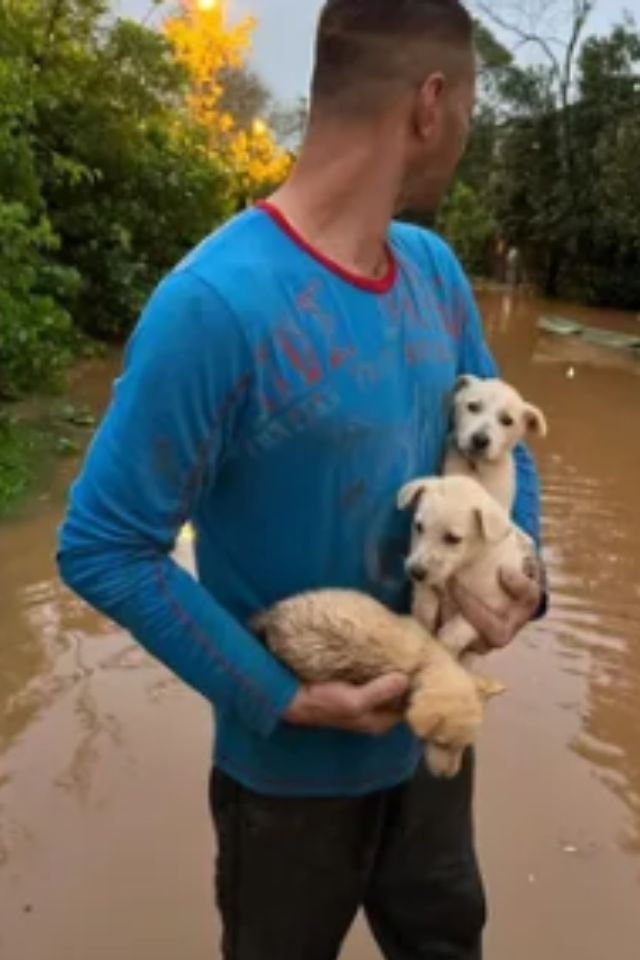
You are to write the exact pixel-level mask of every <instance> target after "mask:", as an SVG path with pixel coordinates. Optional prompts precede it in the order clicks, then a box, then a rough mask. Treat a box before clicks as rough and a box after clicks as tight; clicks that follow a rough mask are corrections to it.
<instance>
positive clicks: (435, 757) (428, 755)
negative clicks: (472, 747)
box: [424, 743, 464, 780]
mask: <svg viewBox="0 0 640 960" xmlns="http://www.w3.org/2000/svg"><path fill="white" fill-rule="evenodd" d="M424 755H425V760H426V763H427V766H428V768H429V770H430V771H431V773H432V774H433V775H434V777H440V778H441V779H443V780H453V778H454V777H457V776H458V774H459V773H460V771H461V769H462V759H463V757H464V750H460V749H458V748H457V747H447V746H441V745H440V744H439V743H428V744H427V746H426V749H425V754H424Z"/></svg>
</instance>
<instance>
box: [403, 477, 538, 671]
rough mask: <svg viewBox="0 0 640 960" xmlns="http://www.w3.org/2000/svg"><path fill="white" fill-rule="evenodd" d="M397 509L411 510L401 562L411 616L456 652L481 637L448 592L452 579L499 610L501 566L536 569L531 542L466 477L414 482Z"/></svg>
mask: <svg viewBox="0 0 640 960" xmlns="http://www.w3.org/2000/svg"><path fill="white" fill-rule="evenodd" d="M398 506H399V507H400V508H401V509H407V508H409V507H413V508H414V520H413V532H412V537H411V552H410V555H409V558H408V560H407V562H406V569H407V573H408V574H409V576H410V577H411V579H412V581H413V584H414V589H413V615H414V617H416V619H417V620H419V621H420V623H422V624H423V626H425V627H426V629H427V630H429V631H431V632H434V631H435V630H436V626H437V625H438V624H441V626H440V627H439V629H438V633H437V636H438V639H439V640H440V641H441V642H442V643H443V644H444V646H445V647H446V648H447V649H448V650H449V651H450V652H451V653H452V654H453V656H454V657H461V656H462V655H463V654H464V653H465V652H466V651H467V650H468V649H469V647H471V646H473V644H474V643H475V642H476V641H477V640H478V639H479V637H478V635H477V633H476V631H475V629H474V627H473V626H472V624H470V623H469V622H468V621H467V620H465V618H464V617H463V616H462V615H461V614H460V612H459V611H458V610H457V608H456V606H455V603H454V601H453V598H452V595H451V583H452V581H453V580H454V579H455V580H456V581H457V582H458V583H460V584H461V585H462V586H463V587H466V588H467V589H468V590H469V591H470V592H471V593H473V594H475V595H476V596H478V597H482V598H483V599H484V600H485V601H486V603H487V604H488V605H489V606H490V607H491V608H492V609H493V610H495V611H496V613H501V612H504V613H506V612H507V609H508V605H509V598H508V597H507V595H506V594H505V592H504V591H503V589H502V587H501V584H500V571H501V570H504V569H520V570H522V572H523V573H525V574H526V575H527V576H532V575H534V574H535V571H536V570H537V559H536V550H535V544H534V543H533V541H532V540H531V539H530V538H529V537H528V536H527V535H526V534H524V533H523V532H522V531H521V530H519V529H518V527H516V526H515V524H513V523H512V522H511V520H510V518H509V515H508V514H507V512H506V510H504V508H503V507H501V506H500V504H499V503H498V502H497V501H496V500H495V499H494V498H493V497H492V496H491V495H490V494H489V493H487V491H486V490H485V489H484V488H483V487H481V486H480V484H479V483H478V482H477V481H476V480H473V479H472V478H470V477H462V476H450V477H439V478H434V479H431V478H427V479H424V480H415V481H413V482H412V483H409V484H407V486H405V487H404V488H403V489H402V490H401V491H400V494H399V497H398Z"/></svg>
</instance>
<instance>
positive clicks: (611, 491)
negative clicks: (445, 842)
mask: <svg viewBox="0 0 640 960" xmlns="http://www.w3.org/2000/svg"><path fill="white" fill-rule="evenodd" d="M481 301H482V306H483V309H484V312H485V316H486V318H487V324H488V329H489V334H490V338H491V341H492V343H493V346H494V348H495V351H496V353H497V355H498V357H499V359H500V361H501V363H502V364H503V367H504V370H505V373H506V375H507V377H508V378H509V379H511V380H512V381H514V382H515V383H517V384H518V385H519V386H520V387H521V388H522V390H523V392H524V393H525V394H526V395H527V396H528V398H530V399H531V400H533V401H535V402H537V403H539V404H540V405H541V406H543V407H544V409H545V411H546V413H547V415H548V418H549V421H550V425H551V434H550V437H549V439H548V440H547V441H546V442H545V443H544V444H541V445H540V447H539V456H540V463H541V467H542V471H543V475H544V486H545V540H546V545H547V546H546V550H547V560H548V564H549V571H550V577H551V583H552V588H553V598H554V602H553V607H552V610H551V613H550V615H549V617H548V618H547V620H546V621H545V622H544V623H543V624H541V625H539V626H537V627H535V628H531V629H530V630H529V632H528V633H527V634H526V635H525V637H524V638H523V639H522V641H521V642H520V644H519V645H518V646H517V648H514V649H513V650H512V651H510V652H509V653H506V654H503V655H500V656H499V657H496V659H495V661H494V664H493V666H492V672H493V673H494V674H496V675H497V676H500V677H502V678H504V679H505V680H506V681H507V682H508V684H509V688H510V692H509V695H508V696H506V697H504V698H503V699H502V700H501V701H499V702H496V703H495V705H493V706H492V709H491V711H490V717H489V720H488V723H487V727H486V730H485V733H484V736H483V742H482V744H481V747H480V763H479V767H480V782H479V790H478V799H479V811H478V812H479V843H480V847H481V852H482V857H483V861H484V865H485V870H486V874H487V879H488V883H489V887H490V892H491V900H492V908H493V916H492V923H491V927H490V931H489V936H488V950H487V957H488V958H489V960H541V958H544V960H606V958H609V957H610V956H615V957H616V960H637V957H638V956H639V955H640V510H638V508H637V501H638V496H639V493H640V429H639V428H638V418H639V414H640V362H639V361H636V360H634V359H633V358H631V357H630V356H629V357H627V356H626V355H624V354H622V353H616V352H614V351H607V350H603V349H602V348H595V347H589V346H587V345H585V344H577V343H574V342H572V341H570V340H562V339H559V338H554V337H553V336H551V335H538V334H537V332H536V329H535V319H536V318H537V317H538V316H539V315H540V313H541V312H545V310H546V311H547V312H552V313H555V314H557V313H561V314H562V313H564V314H567V315H569V316H573V317H576V318H577V319H583V320H587V321H589V320H591V322H593V323H596V324H597V325H599V326H603V325H607V324H608V325H611V326H612V328H615V329H621V330H625V331H629V332H636V331H638V330H640V321H639V320H638V319H636V318H634V317H628V316H627V317H624V316H616V315H608V314H606V313H604V314H603V313H601V312H600V313H589V312H587V311H581V310H578V309H575V308H566V309H565V310H564V311H563V309H562V308H561V307H558V305H554V306H553V308H548V307H545V305H543V304H540V303H536V302H532V301H525V300H519V299H517V298H516V299H509V298H506V297H503V296H502V295H500V294H496V293H486V294H484V295H482V296H481ZM114 370H115V366H113V365H109V364H106V363H104V361H103V362H101V364H100V365H99V366H97V367H96V366H94V367H91V368H88V369H86V370H85V371H84V373H83V375H82V376H81V377H80V379H79V382H78V383H77V384H76V386H75V391H74V392H75V394H76V396H77V398H78V399H80V400H89V401H90V402H92V403H93V404H94V405H96V406H97V407H100V406H101V405H102V404H103V403H104V401H105V399H106V397H107V395H108V389H109V382H110V379H111V376H112V374H113V372H114ZM75 466H76V465H75V464H74V463H73V462H70V463H68V464H67V465H66V466H65V468H64V469H63V470H61V471H60V475H59V476H58V478H57V481H56V484H55V487H54V489H53V490H52V492H51V493H50V495H49V496H48V498H47V499H46V500H41V501H38V502H37V503H36V504H35V505H34V507H33V509H32V510H31V511H29V514H28V517H26V518H25V519H22V520H20V521H16V522H14V523H12V524H10V525H8V526H5V527H2V528H0V569H1V572H2V580H1V587H0V590H1V592H0V597H1V606H0V637H1V643H0V957H2V958H3V960H5V958H6V960H107V958H109V960H112V958H113V957H116V956H117V957H122V958H124V960H133V958H136V960H176V958H177V957H180V958H185V960H212V958H214V957H216V956H217V955H218V953H217V947H216V940H217V930H216V923H215V917H214V916H213V912H212V909H211V906H210V880H209V874H210V855H211V835H210V830H209V823H208V819H207V812H206V807H205V780H206V775H207V759H208V754H209V749H210V730H209V711H208V709H207V707H206V706H205V705H204V704H202V703H201V702H200V701H199V700H198V699H197V698H196V697H195V696H193V695H191V694H190V693H189V692H187V691H186V690H183V689H182V688H181V687H180V686H179V685H178V684H177V683H175V682H174V681H173V680H172V679H171V678H170V677H169V676H168V675H167V674H166V673H165V672H164V671H163V670H162V669H161V668H159V667H158V666H156V665H155V664H153V663H151V662H150V661H149V660H148V659H146V657H145V656H144V655H143V654H142V653H141V652H140V651H139V650H138V649H137V648H136V647H135V646H134V645H133V644H132V643H131V641H130V640H129V639H128V638H127V637H126V636H124V635H122V634H121V633H119V632H117V631H116V630H115V629H114V627H113V626H112V625H111V624H109V623H108V622H106V621H104V620H101V619H100V618H99V617H97V616H95V615H94V614H92V613H90V612H89V611H88V610H87V609H86V608H85V607H83V606H82V605H81V604H80V603H79V602H77V601H76V600H75V599H74V598H73V597H72V596H71V595H70V594H69V593H68V592H67V591H66V590H64V589H63V588H62V587H61V585H60V584H59V583H58V581H57V580H56V577H55V574H54V567H53V561H52V549H53V533H54V529H55V526H56V524H57V522H58V520H59V517H60V513H61V503H62V498H63V495H64V490H65V488H66V485H67V483H68V480H69V478H70V476H72V474H73V472H74V470H75ZM186 549H187V548H186V547H183V550H184V551H185V553H186ZM345 957H346V958H347V960H375V958H377V957H378V954H377V952H376V950H375V949H374V947H373V946H372V945H371V943H370V941H369V939H368V935H367V934H366V932H365V931H364V930H363V928H362V927H358V928H357V929H356V931H355V932H354V935H353V937H352V938H351V940H350V942H349V945H348V947H347V949H346V952H345Z"/></svg>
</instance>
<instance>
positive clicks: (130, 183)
mask: <svg viewBox="0 0 640 960" xmlns="http://www.w3.org/2000/svg"><path fill="white" fill-rule="evenodd" d="M108 7H109V5H108V4H107V3H106V2H101V0H3V3H2V4H1V5H0V396H2V395H8V396H15V395H16V394H19V393H23V392H25V391H29V390H41V389H50V388H52V387H55V386H57V385H58V384H59V383H60V381H61V376H62V374H63V372H64V369H65V367H66V365H67V364H68V362H69V360H70V358H71V355H72V347H73V346H74V344H75V343H77V341H78V336H77V334H78V331H82V332H84V333H88V334H90V335H91V336H94V337H96V336H97V337H100V338H121V337H123V336H125V335H126V334H127V333H128V331H129V330H130V328H131V326H132V324H133V323H134V321H135V319H136V316H137V315H138V313H139V311H140V308H141V306H142V304H143V303H144V301H145V299H146V298H147V297H148V295H149V292H150V290H151V289H152V287H153V286H154V285H155V283H156V282H157V281H158V279H159V278H160V277H161V275H162V274H163V273H164V272H165V271H166V270H167V269H169V268H170V267H171V266H172V265H173V264H174V263H175V262H176V261H177V260H179V259H180V257H181V256H182V255H183V254H184V252H185V251H186V250H187V249H188V248H189V247H191V246H192V245H193V244H195V243H196V242H198V241H199V240H200V239H201V238H202V236H203V235H204V234H206V233H208V232H209V231H210V230H211V229H212V228H214V227H215V226H216V225H217V224H218V223H219V222H220V221H221V220H223V219H224V218H225V217H226V216H227V215H228V214H229V213H230V212H231V211H232V209H233V207H234V203H235V200H234V197H233V184H232V182H231V177H230V173H229V171H228V170H227V169H223V168H222V166H221V165H220V164H218V163H217V162H216V160H215V158H212V157H211V155H210V153H208V152H207V151H206V150H205V149H204V144H203V141H202V135H201V133H199V132H198V131H197V130H196V129H194V127H193V125H192V124H191V122H190V121H188V119H187V118H186V116H185V114H184V109H183V103H184V92H185V89H186V76H185V72H184V70H183V69H182V67H180V66H179V65H178V64H177V63H176V61H175V59H174V57H173V56H172V54H171V51H170V49H169V47H168V45H167V42H166V41H165V40H164V39H163V37H162V36H160V35H159V34H157V33H156V32H154V31H152V30H149V29H146V28H145V27H143V26H140V25H138V24H135V23H133V22H130V21H126V20H116V21H113V20H109V19H107V17H106V14H107V13H108Z"/></svg>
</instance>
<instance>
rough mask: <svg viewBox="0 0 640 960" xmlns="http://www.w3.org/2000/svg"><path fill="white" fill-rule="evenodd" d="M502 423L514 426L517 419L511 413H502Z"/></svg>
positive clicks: (506, 425)
mask: <svg viewBox="0 0 640 960" xmlns="http://www.w3.org/2000/svg"><path fill="white" fill-rule="evenodd" d="M500 423H501V424H502V426H503V427H512V426H513V425H514V423H515V420H514V419H513V417H512V416H511V414H509V413H502V414H500Z"/></svg>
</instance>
